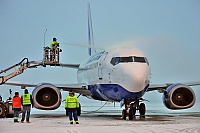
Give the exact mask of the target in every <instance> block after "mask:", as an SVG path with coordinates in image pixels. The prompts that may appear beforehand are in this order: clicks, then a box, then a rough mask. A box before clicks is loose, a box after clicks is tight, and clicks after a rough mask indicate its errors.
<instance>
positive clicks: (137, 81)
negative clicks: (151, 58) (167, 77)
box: [123, 68, 149, 92]
mask: <svg viewBox="0 0 200 133" xmlns="http://www.w3.org/2000/svg"><path fill="white" fill-rule="evenodd" d="M126 70H128V69H126ZM126 70H125V71H124V73H123V75H124V76H125V79H126V81H125V83H126V84H127V85H126V86H127V88H129V91H131V92H139V91H142V90H143V89H144V88H145V87H146V86H147V85H148V84H149V71H148V69H146V68H140V69H135V70H132V69H129V71H126Z"/></svg>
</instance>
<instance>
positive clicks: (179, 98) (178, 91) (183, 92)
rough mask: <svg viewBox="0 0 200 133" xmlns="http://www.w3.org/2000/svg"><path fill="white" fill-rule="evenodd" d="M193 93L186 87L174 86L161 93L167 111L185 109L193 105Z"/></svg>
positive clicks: (181, 85) (194, 98)
mask: <svg viewBox="0 0 200 133" xmlns="http://www.w3.org/2000/svg"><path fill="white" fill-rule="evenodd" d="M195 100H196V97H195V93H194V91H193V90H192V89H191V88H190V87H189V86H187V85H184V84H174V85H171V86H169V87H168V88H167V89H166V91H165V92H164V93H163V103H164V105H165V106H166V107H167V108H169V109H186V108H190V107H192V106H193V105H194V103H195Z"/></svg>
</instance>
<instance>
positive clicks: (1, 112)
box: [0, 103, 7, 118]
mask: <svg viewBox="0 0 200 133" xmlns="http://www.w3.org/2000/svg"><path fill="white" fill-rule="evenodd" d="M6 115H7V110H6V106H5V105H4V104H3V103H0V118H4V117H6Z"/></svg>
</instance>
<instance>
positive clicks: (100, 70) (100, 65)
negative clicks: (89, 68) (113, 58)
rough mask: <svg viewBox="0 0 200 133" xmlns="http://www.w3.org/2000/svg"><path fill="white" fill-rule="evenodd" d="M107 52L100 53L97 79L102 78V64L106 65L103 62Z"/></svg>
mask: <svg viewBox="0 0 200 133" xmlns="http://www.w3.org/2000/svg"><path fill="white" fill-rule="evenodd" d="M107 54H108V53H107V52H106V53H104V54H103V55H102V57H101V59H100V61H99V64H98V75H99V80H102V79H103V69H104V67H103V66H104V65H106V64H105V58H106V56H107Z"/></svg>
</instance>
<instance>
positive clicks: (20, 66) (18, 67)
mask: <svg viewBox="0 0 200 133" xmlns="http://www.w3.org/2000/svg"><path fill="white" fill-rule="evenodd" d="M37 66H38V65H33V66H30V62H29V61H28V58H24V59H23V60H21V61H20V62H19V63H17V64H15V65H13V66H11V67H8V68H6V69H4V70H1V72H0V74H2V73H6V72H7V71H9V70H12V69H14V72H12V73H10V74H8V75H6V76H0V85H2V84H4V83H5V82H6V81H7V80H9V79H10V78H13V77H15V76H17V75H19V74H22V73H23V72H24V70H25V69H26V68H34V67H37Z"/></svg>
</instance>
